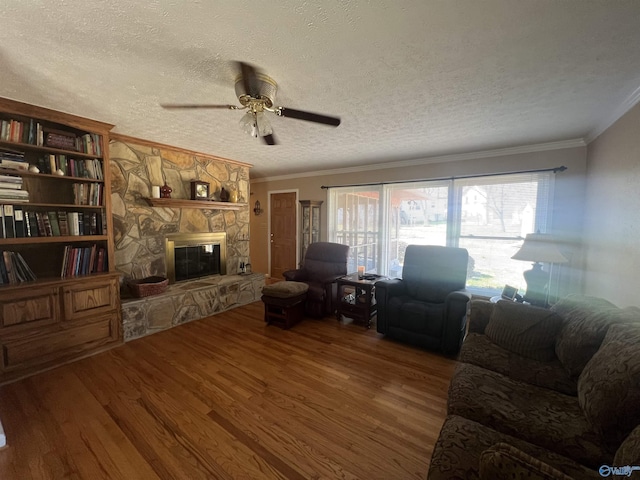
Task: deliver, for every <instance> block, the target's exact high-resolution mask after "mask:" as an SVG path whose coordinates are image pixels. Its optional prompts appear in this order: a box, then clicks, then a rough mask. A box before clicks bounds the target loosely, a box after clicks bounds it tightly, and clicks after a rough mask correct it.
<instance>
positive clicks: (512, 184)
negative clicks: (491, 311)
mask: <svg viewBox="0 0 640 480" xmlns="http://www.w3.org/2000/svg"><path fill="white" fill-rule="evenodd" d="M552 189H553V173H551V172H536V173H526V174H510V175H496V176H486V177H476V178H466V179H465V178H461V179H453V180H440V181H428V182H407V183H397V184H390V185H378V186H373V187H371V186H369V187H355V188H354V187H344V188H343V187H338V188H332V189H331V190H330V194H329V205H328V208H329V239H330V241H333V242H338V243H344V244H347V245H349V246H351V252H350V257H349V265H348V271H349V272H355V271H356V270H357V266H358V265H364V266H365V267H366V270H367V272H373V273H382V274H385V275H389V276H391V277H399V276H401V273H402V266H403V263H404V252H405V249H406V247H407V245H410V244H414V245H448V246H459V247H463V248H466V249H467V250H468V251H469V257H470V261H469V276H468V280H467V285H468V288H469V289H470V290H471V291H474V292H476V293H481V294H485V295H498V294H500V292H501V291H502V288H503V287H504V285H505V284H509V285H513V286H515V287H518V288H520V289H524V288H525V287H526V285H525V283H524V278H523V276H522V273H523V272H524V271H525V270H528V269H529V268H530V265H529V264H528V263H526V262H519V261H517V260H512V259H511V256H512V255H513V254H514V253H515V252H516V251H517V250H518V249H519V248H520V246H521V245H522V241H523V239H524V237H525V235H526V234H527V233H532V232H535V231H540V232H543V233H544V232H546V231H547V226H548V224H549V221H550V211H551V209H550V199H551V196H552Z"/></svg>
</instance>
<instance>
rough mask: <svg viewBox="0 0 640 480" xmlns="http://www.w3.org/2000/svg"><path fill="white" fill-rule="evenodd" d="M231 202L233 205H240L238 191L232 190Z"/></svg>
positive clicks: (230, 194)
mask: <svg viewBox="0 0 640 480" xmlns="http://www.w3.org/2000/svg"><path fill="white" fill-rule="evenodd" d="M229 201H230V202H231V203H238V191H237V190H231V192H230V193H229Z"/></svg>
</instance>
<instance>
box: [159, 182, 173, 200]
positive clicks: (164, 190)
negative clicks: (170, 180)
mask: <svg viewBox="0 0 640 480" xmlns="http://www.w3.org/2000/svg"><path fill="white" fill-rule="evenodd" d="M171 192H173V189H172V188H171V187H170V186H169V185H167V184H166V183H165V184H164V185H163V186H161V187H160V198H171Z"/></svg>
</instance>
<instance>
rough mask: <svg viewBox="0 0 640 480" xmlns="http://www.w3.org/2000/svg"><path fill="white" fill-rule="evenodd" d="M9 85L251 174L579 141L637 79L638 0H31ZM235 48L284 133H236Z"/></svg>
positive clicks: (5, 80) (9, 30) (6, 36)
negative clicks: (264, 87) (271, 102)
mask: <svg viewBox="0 0 640 480" xmlns="http://www.w3.org/2000/svg"><path fill="white" fill-rule="evenodd" d="M0 15H1V18H2V22H1V23H0V25H1V26H0V40H1V41H0V65H2V68H0V96H4V97H9V98H13V99H16V100H20V101H24V102H28V103H33V104H37V105H42V106H46V107H50V108H54V109H57V110H62V111H67V112H70V113H74V114H78V115H82V116H87V117H91V118H95V119H97V120H102V121H105V122H110V123H113V124H115V125H116V128H115V130H114V131H116V132H120V133H123V134H126V135H131V136H135V137H140V138H144V139H148V140H152V141H157V142H161V143H166V144H170V145H175V146H179V147H184V148H188V149H191V150H197V151H201V152H206V153H211V154H215V155H219V156H222V157H226V158H231V159H235V160H239V161H243V162H248V163H252V164H254V166H255V167H254V169H253V170H252V176H253V177H259V176H265V175H279V174H285V173H295V172H302V171H310V170H319V169H333V168H339V167H345V166H354V165H364V164H371V163H378V162H390V161H394V160H408V159H416V158H423V157H428V156H433V155H442V154H447V153H462V152H469V151H476V150H484V149H493V148H500V147H510V146H518V145H529V144H535V143H542V142H551V141H558V140H566V139H575V138H583V137H585V136H586V135H589V133H590V132H593V131H594V129H597V128H598V126H599V125H601V124H602V123H603V122H605V121H607V119H608V118H610V117H611V115H613V114H614V112H615V110H616V109H617V108H619V107H620V106H621V105H623V104H624V102H625V101H627V100H628V98H629V97H630V96H631V95H632V94H634V92H635V91H636V89H637V88H638V87H639V86H640V50H639V49H638V45H640V1H638V0H632V1H624V0H615V1H601V0H527V1H517V0H448V1H444V0H416V1H407V0H394V1H393V2H389V1H379V0H371V1H365V0H343V1H329V0H326V1H322V2H304V1H294V0H281V1H277V2H256V1H250V0H233V1H231V0H224V1H215V2H214V1H211V2H208V1H178V0H174V1H162V0H156V1H135V0H130V1H124V0H110V1H97V0H77V1H76V0H55V1H52V0H39V1H36V0H20V1H7V2H2V4H1V5H0ZM233 60H242V61H245V62H249V63H252V64H254V65H256V66H258V67H260V68H261V69H262V70H263V71H264V72H265V73H267V74H269V75H270V76H271V77H273V78H274V79H275V80H276V81H277V82H278V85H279V91H278V96H277V98H276V104H278V105H283V106H288V107H291V108H298V109H304V110H310V111H314V112H319V113H326V114H330V115H336V116H340V117H341V118H342V125H340V127H338V128H335V129H334V128H331V127H326V126H323V125H317V124H313V123H308V122H303V121H299V120H294V119H287V118H279V117H272V119H271V120H272V125H273V128H274V132H275V135H276V138H277V139H278V141H279V142H280V144H279V145H278V146H266V145H263V144H261V143H260V142H259V141H258V140H256V139H253V138H251V137H249V136H247V135H246V134H244V133H242V131H241V130H240V127H239V124H238V121H239V119H240V117H241V116H242V112H239V111H228V110H206V111H203V110H193V111H171V110H163V109H162V108H160V106H159V104H160V103H203V102H204V103H223V104H226V103H235V95H234V89H233V80H234V77H235V71H234V70H233V68H232V65H233V64H232V61H233Z"/></svg>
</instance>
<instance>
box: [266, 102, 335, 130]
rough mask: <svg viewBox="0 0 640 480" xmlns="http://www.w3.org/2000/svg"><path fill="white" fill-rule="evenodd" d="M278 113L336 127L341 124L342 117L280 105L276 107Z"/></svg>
mask: <svg viewBox="0 0 640 480" xmlns="http://www.w3.org/2000/svg"><path fill="white" fill-rule="evenodd" d="M276 114H277V115H280V116H283V117H289V118H297V119H298V120H306V121H307V122H315V123H323V124H325V125H331V126H334V127H337V126H338V125H340V119H339V118H338V117H330V116H328V115H321V114H319V113H311V112H305V111H304V110H295V109H293V108H285V107H278V108H277V109H276Z"/></svg>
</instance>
